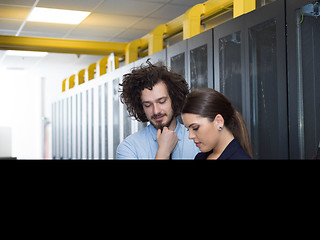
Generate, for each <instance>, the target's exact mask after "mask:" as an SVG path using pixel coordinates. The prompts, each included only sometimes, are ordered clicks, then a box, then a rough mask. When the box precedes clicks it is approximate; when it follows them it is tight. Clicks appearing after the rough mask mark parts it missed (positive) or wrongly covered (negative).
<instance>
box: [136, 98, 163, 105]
mask: <svg viewBox="0 0 320 240" xmlns="http://www.w3.org/2000/svg"><path fill="white" fill-rule="evenodd" d="M167 98H168V97H161V98H158V99H156V101H161V100H163V99H167ZM141 103H142V104H144V103H152V101H142V102H141Z"/></svg>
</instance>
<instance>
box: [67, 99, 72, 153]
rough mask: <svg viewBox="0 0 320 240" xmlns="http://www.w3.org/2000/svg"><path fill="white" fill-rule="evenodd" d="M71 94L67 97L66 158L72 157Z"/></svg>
mask: <svg viewBox="0 0 320 240" xmlns="http://www.w3.org/2000/svg"><path fill="white" fill-rule="evenodd" d="M72 121H73V118H72V96H69V97H68V142H67V144H68V156H67V159H72V141H73V139H72Z"/></svg>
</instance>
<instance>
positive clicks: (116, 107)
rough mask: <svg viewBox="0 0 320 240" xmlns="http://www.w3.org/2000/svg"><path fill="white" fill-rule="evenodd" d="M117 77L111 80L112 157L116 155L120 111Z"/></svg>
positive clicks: (118, 140) (118, 139)
mask: <svg viewBox="0 0 320 240" xmlns="http://www.w3.org/2000/svg"><path fill="white" fill-rule="evenodd" d="M119 81H120V79H119V78H116V79H114V80H113V81H112V86H113V94H112V96H113V101H112V102H113V156H112V158H113V159H116V157H117V148H118V145H119V143H120V112H119V108H120V107H119V105H120V101H119Z"/></svg>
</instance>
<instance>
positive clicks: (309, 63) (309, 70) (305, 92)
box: [286, 0, 320, 159]
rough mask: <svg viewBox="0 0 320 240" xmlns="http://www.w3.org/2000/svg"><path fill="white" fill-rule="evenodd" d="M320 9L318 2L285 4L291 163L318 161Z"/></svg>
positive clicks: (292, 0)
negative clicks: (295, 161) (308, 160)
mask: <svg viewBox="0 0 320 240" xmlns="http://www.w3.org/2000/svg"><path fill="white" fill-rule="evenodd" d="M319 5H320V2H319V1H310V0H287V1H286V7H287V10H286V16H287V17H286V20H287V36H288V38H287V47H288V51H287V53H288V65H287V67H288V96H289V105H288V106H289V113H288V114H289V132H290V138H289V140H290V158H291V159H316V158H318V159H319V156H317V153H319V148H320V145H319V144H320V94H319V92H320V82H319V76H320V69H319V67H318V66H319V64H320V18H319V15H320V14H319Z"/></svg>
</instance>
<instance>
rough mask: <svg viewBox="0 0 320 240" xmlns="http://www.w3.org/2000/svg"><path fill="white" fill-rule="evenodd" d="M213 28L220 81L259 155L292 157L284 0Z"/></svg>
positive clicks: (218, 87)
mask: <svg viewBox="0 0 320 240" xmlns="http://www.w3.org/2000/svg"><path fill="white" fill-rule="evenodd" d="M214 34H215V38H214V45H215V66H216V69H215V78H216V84H215V86H216V88H217V89H218V90H221V92H222V93H224V94H226V95H227V97H228V98H230V100H231V102H232V103H233V104H234V105H235V106H236V108H237V109H238V110H239V111H240V112H242V114H243V116H244V118H245V120H246V122H247V126H248V128H249V132H250V135H251V141H252V145H253V150H254V155H255V157H256V158H258V159H279V158H280V159H287V158H288V129H287V90H286V89H287V86H286V77H287V76H286V42H285V40H286V38H285V4H284V1H282V0H281V1H276V2H273V3H270V4H268V5H266V6H264V7H262V8H259V9H256V10H255V11H253V12H250V13H248V14H246V15H243V16H241V17H239V18H236V19H233V20H231V21H229V22H227V23H224V24H222V25H220V26H218V27H216V28H215V30H214ZM235 53H237V54H240V56H237V54H235ZM230 72H232V74H231V73H230ZM234 72H236V74H234ZM239 89H240V90H239ZM270 129H272V131H270Z"/></svg>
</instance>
